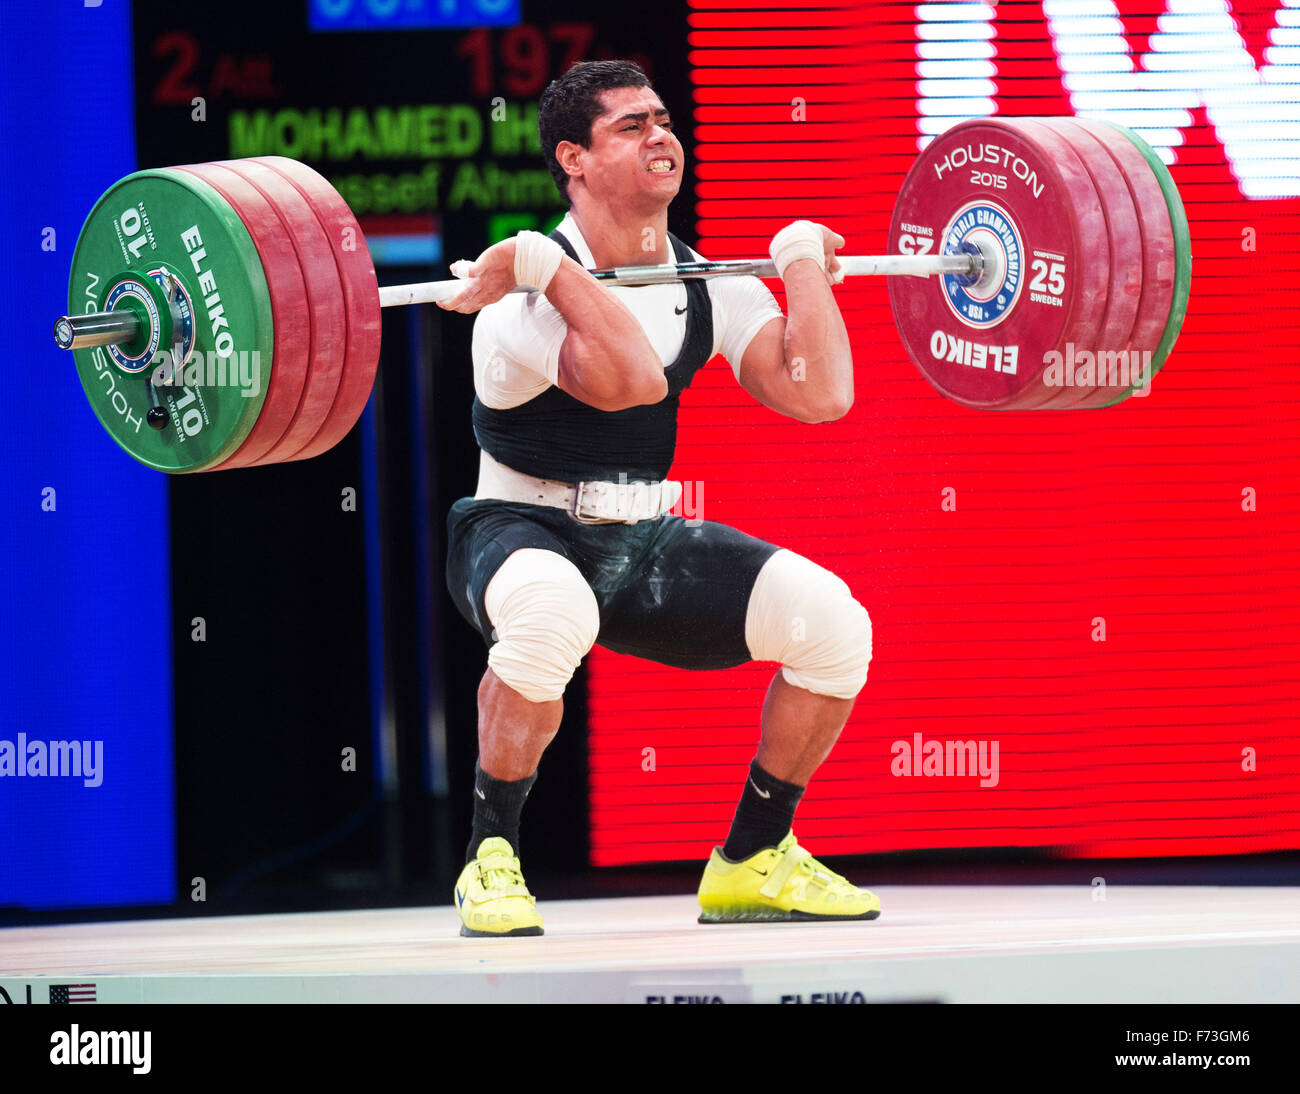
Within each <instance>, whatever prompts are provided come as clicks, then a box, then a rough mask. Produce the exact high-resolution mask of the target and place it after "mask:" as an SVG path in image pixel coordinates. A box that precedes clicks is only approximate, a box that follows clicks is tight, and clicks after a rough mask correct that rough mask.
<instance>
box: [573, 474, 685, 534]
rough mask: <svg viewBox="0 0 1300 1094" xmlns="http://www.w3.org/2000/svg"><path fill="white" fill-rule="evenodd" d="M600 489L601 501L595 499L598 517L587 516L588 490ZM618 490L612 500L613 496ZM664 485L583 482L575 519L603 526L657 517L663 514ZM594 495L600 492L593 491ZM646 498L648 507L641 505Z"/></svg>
mask: <svg viewBox="0 0 1300 1094" xmlns="http://www.w3.org/2000/svg"><path fill="white" fill-rule="evenodd" d="M589 486H590V487H593V488H595V487H600V488H601V489H600V491H599V494H600V496H599V498H597V499H595V500H593V502H592V507H593V509H594V511H595V513H596V514H597V515H595V516H590V517H588V516H584V515H583V502H584V501H585V500H586V494H587V488H588V487H589ZM611 490H613V491H614V497H613V499H612V500H611V498H610V496H609V493H610V491H611ZM663 490H664V484H663V483H659V482H656V483H622V482H620V483H611V482H580V483H578V489H577V491H576V493H575V496H574V499H573V516H574V519H575V520H577V521H579V522H581V523H582V524H602V523H607V522H619V523H622V524H636V523H638V522H639V521H642V520H649V519H651V518H652V517H657V516H659V515H660V512H661V503H662V501H663ZM592 492H593V493H596V492H597V491H596V490H595V489H593V490H592ZM642 499H644V504H641V501H642Z"/></svg>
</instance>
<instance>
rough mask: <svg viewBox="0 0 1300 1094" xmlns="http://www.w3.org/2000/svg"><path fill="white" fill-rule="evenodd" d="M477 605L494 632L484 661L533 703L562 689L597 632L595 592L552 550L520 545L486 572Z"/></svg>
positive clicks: (598, 628) (598, 618) (561, 691)
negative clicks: (491, 571)
mask: <svg viewBox="0 0 1300 1094" xmlns="http://www.w3.org/2000/svg"><path fill="white" fill-rule="evenodd" d="M483 605H484V607H485V608H486V609H487V615H488V618H489V619H490V620H491V621H492V627H493V630H494V632H495V634H496V638H497V641H496V644H495V645H493V647H492V648H491V649H490V650H489V651H488V664H489V665H491V666H492V671H493V672H495V673H496V674H497V676H499V677H500V678H501V679H502V680H503V681H504V682H505V683H507V684H508V685H510V687H512V688H514V690H515V691H517V692H519V694H520V695H522V696H523V697H524V698H525V699H527V700H529V701H530V702H533V703H544V702H549V701H551V700H553V699H558V698H560V697H561V696H562V695H563V694H564V689H565V687H566V686H567V684H568V683H569V680H570V679H572V677H573V671H574V669H576V668H577V667H578V664H579V662H581V661H582V659H583V658H584V657H585V656H586V655H587V651H588V650H590V649H591V647H592V645H593V644H594V643H595V641H596V635H597V634H599V633H600V609H599V608H598V607H597V605H596V597H595V594H593V593H592V591H591V587H590V586H589V585H588V584H587V583H586V581H584V580H583V577H582V574H581V573H579V572H578V568H577V567H576V566H575V565H574V564H573V563H572V562H570V561H569V560H568V559H567V558H565V557H564V556H563V555H561V554H557V553H556V552H555V551H544V550H540V549H538V548H535V547H523V548H520V549H519V550H518V551H514V552H512V553H511V555H510V557H509V558H507V559H506V560H505V562H503V563H502V564H501V566H500V567H499V568H498V569H497V572H496V573H495V574H493V575H492V580H491V581H489V582H488V586H487V589H486V590H485V591H484V593H483Z"/></svg>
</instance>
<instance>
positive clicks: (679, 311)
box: [673, 308, 686, 315]
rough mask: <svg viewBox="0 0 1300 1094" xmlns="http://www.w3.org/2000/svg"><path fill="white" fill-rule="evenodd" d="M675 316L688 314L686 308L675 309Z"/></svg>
mask: <svg viewBox="0 0 1300 1094" xmlns="http://www.w3.org/2000/svg"><path fill="white" fill-rule="evenodd" d="M673 314H674V315H685V314H686V309H685V308H673Z"/></svg>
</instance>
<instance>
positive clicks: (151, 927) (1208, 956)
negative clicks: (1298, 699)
mask: <svg viewBox="0 0 1300 1094" xmlns="http://www.w3.org/2000/svg"><path fill="white" fill-rule="evenodd" d="M877 892H878V894H879V896H880V898H881V902H882V905H883V908H884V912H883V914H882V916H881V918H879V919H877V920H875V921H874V922H871V923H819V924H806V923H791V924H754V925H737V926H703V925H700V924H698V923H697V922H696V921H695V916H696V914H697V909H696V906H695V901H694V898H693V897H688V896H670V897H634V898H624V899H613V900H579V901H555V902H543V903H542V904H540V905H539V907H540V908H541V910H542V912H543V915H544V917H545V921H546V934H545V936H543V937H541V938H519V939H470V938H461V937H460V936H459V934H458V929H459V920H458V918H457V916H456V913H455V912H454V910H453V909H452V908H451V907H449V906H448V907H434V908H417V909H395V910H383V911H364V912H358V911H352V912H327V913H312V914H303V915H273V916H241V917H213V918H201V919H177V920H150V921H135V922H119V923H100V924H78V925H73V926H59V927H32V928H8V929H5V930H0V987H3V988H4V989H5V990H6V991H7V992H8V993H9V994H10V996H11V997H14V998H15V1001H17V998H18V995H21V994H23V993H25V992H26V990H27V989H28V988H29V987H30V988H32V992H33V1001H34V1002H43V1001H44V997H45V996H46V995H47V994H48V987H49V985H50V984H66V983H89V982H93V983H94V984H95V985H96V994H97V999H98V1000H99V1001H101V1002H109V1001H118V1000H120V1001H152V1000H158V1001H185V1000H192V1001H235V1000H254V999H263V1000H266V1001H276V1000H279V1001H295V1000H314V1001H330V1000H335V999H338V1000H344V999H346V1000H351V1001H413V1000H426V1001H448V1002H450V1001H485V1002H487V1001H510V1000H523V1001H537V1002H546V1001H585V1002H591V1001H610V1002H614V1001H622V1002H646V1001H648V1000H652V999H657V998H659V997H662V998H663V1000H664V1001H666V1002H672V1001H673V1000H674V999H676V1000H677V1001H681V1002H686V1001H698V1000H700V999H706V998H713V997H721V998H723V999H724V1000H725V1001H729V1002H730V1001H737V1002H740V1001H772V1002H780V1001H783V998H784V1001H787V1002H792V1001H796V1000H795V999H793V998H791V997H793V996H798V997H801V1001H803V1002H812V1001H817V1002H822V1001H871V1002H874V1001H903V1000H936V1001H944V1002H995V1001H1000V1002H1013V1001H1040V1002H1055V1001H1083V1002H1104V1001H1115V1002H1119V1001H1123V1002H1296V1001H1300V889H1296V888H1211V887H1206V888H1195V887H1155V886H1117V885H1114V886H1109V887H1108V888H1107V889H1106V891H1105V899H1104V900H1097V899H1094V893H1093V891H1092V890H1091V889H1090V888H1087V887H1081V886H1068V887H1064V886H1018V887H966V886H897V887H883V886H882V887H880V888H879V889H878V890H877ZM15 992H17V993H18V995H16V994H15ZM855 993H856V996H855ZM814 995H816V996H819V997H825V996H829V997H830V999H823V998H817V999H816V1000H814V999H813V998H812V997H813V996H814Z"/></svg>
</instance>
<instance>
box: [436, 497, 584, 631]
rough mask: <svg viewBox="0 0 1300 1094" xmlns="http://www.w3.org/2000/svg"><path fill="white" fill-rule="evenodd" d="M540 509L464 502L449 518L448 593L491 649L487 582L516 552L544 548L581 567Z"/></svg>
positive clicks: (508, 503)
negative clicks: (548, 524) (486, 601)
mask: <svg viewBox="0 0 1300 1094" xmlns="http://www.w3.org/2000/svg"><path fill="white" fill-rule="evenodd" d="M547 517H549V514H548V513H541V514H539V513H538V509H537V507H536V506H525V505H517V504H514V503H511V502H502V501H494V500H483V499H475V498H462V499H461V500H460V501H458V502H456V504H455V505H453V506H452V508H451V511H450V512H449V513H448V515H447V572H446V577H447V591H448V592H449V593H450V594H451V599H452V601H453V602H454V603H455V605H456V607H457V609H458V610H459V611H460V614H461V615H462V616H464V617H465V619H466V620H467V621H468V622H469V623H470V625H471V626H473V627H474V629H475V630H477V631H478V632H479V634H481V635H482V636H483V641H484V642H486V643H487V644H488V645H489V646H491V645H492V643H493V642H495V641H496V638H495V636H494V635H493V633H492V621H491V620H490V619H489V618H488V612H487V606H486V604H485V594H486V592H487V587H488V583H489V582H490V581H491V580H492V578H493V576H494V575H495V574H496V572H497V570H499V569H500V568H501V566H502V564H503V563H504V562H505V561H506V559H508V558H509V557H510V556H511V555H512V554H513V553H514V552H515V551H518V550H520V549H522V548H525V547H532V548H539V549H541V550H546V551H554V552H555V553H557V554H559V555H562V556H563V557H565V558H567V559H568V560H569V561H570V562H574V563H575V564H576V561H577V560H576V558H575V556H574V554H573V553H572V551H571V549H570V547H569V545H568V544H567V543H566V542H565V541H564V540H563V539H561V538H560V536H559V535H557V534H556V533H555V532H554V531H553V530H552V529H551V528H549V527H548V526H547V519H546V518H547Z"/></svg>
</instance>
